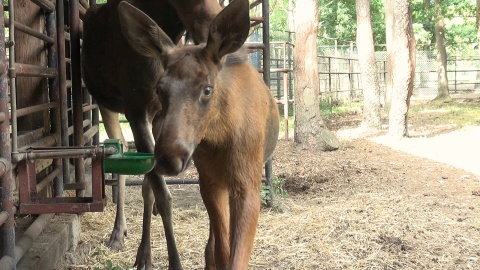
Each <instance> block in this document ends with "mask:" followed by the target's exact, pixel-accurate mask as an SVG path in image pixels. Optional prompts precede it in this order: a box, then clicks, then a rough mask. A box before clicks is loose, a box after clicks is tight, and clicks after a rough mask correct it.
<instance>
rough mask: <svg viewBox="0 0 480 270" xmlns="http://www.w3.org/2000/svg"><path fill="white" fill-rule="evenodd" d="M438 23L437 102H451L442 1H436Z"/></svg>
mask: <svg viewBox="0 0 480 270" xmlns="http://www.w3.org/2000/svg"><path fill="white" fill-rule="evenodd" d="M435 4H436V6H437V21H436V23H435V45H436V47H437V68H438V93H437V97H436V98H435V100H436V101H446V100H450V94H449V89H448V77H447V50H446V49H445V23H444V21H443V14H442V7H441V5H442V0H435Z"/></svg>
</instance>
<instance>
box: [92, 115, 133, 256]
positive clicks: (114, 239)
mask: <svg viewBox="0 0 480 270" xmlns="http://www.w3.org/2000/svg"><path fill="white" fill-rule="evenodd" d="M99 109H100V113H101V114H102V120H103V123H104V126H105V131H106V132H107V135H108V138H110V139H119V140H120V141H121V142H122V144H123V147H124V150H126V148H127V142H126V140H125V138H124V137H123V133H122V129H121V127H120V121H119V120H118V113H117V112H113V111H110V110H108V109H106V108H104V107H102V106H99ZM118 178H119V179H118V199H117V213H116V215H115V224H114V225H113V230H112V233H111V234H110V240H109V242H108V247H110V248H111V249H112V250H119V249H121V248H122V247H123V243H124V240H125V236H127V221H126V219H125V213H124V207H125V179H126V176H125V175H119V176H118Z"/></svg>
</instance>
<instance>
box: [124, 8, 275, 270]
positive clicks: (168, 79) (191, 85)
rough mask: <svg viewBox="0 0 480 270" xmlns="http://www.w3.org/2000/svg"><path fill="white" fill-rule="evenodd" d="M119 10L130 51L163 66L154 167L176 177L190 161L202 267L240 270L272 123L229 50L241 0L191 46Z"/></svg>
mask: <svg viewBox="0 0 480 270" xmlns="http://www.w3.org/2000/svg"><path fill="white" fill-rule="evenodd" d="M119 13H120V18H121V20H120V22H121V25H122V29H123V33H124V34H125V36H126V38H127V40H128V41H129V42H130V44H131V46H132V48H135V49H136V50H137V52H138V53H140V54H142V55H144V56H147V57H151V58H157V59H160V60H161V61H162V63H163V66H164V69H165V70H164V72H163V73H162V74H161V76H160V80H159V84H158V86H157V94H158V98H159V100H160V103H161V108H162V109H161V112H160V114H161V116H160V117H159V118H156V119H154V126H155V127H156V128H157V129H156V130H154V134H155V135H156V144H155V156H156V160H157V165H156V167H155V169H154V170H156V171H157V172H158V173H160V174H165V175H177V174H179V173H180V172H182V171H183V170H185V168H186V167H187V166H188V164H189V162H190V160H191V159H193V160H194V163H195V166H196V167H197V171H198V173H199V182H200V193H201V196H202V198H203V201H204V203H205V206H206V208H207V212H208V215H209V218H210V236H209V239H208V243H207V246H206V249H205V262H206V269H247V268H248V262H249V258H250V254H251V251H252V248H253V241H254V236H255V232H256V227H257V223H258V217H259V212H260V185H261V179H262V168H263V163H264V162H265V160H266V159H267V158H268V157H269V156H271V154H272V152H273V150H274V148H275V145H276V142H277V136H278V121H279V116H278V109H277V107H276V103H275V101H274V99H273V97H272V95H271V94H270V91H269V89H268V88H267V87H266V85H265V84H264V83H263V80H262V79H261V78H260V76H259V74H258V72H257V71H256V69H255V68H253V67H252V66H251V65H250V64H249V63H248V61H247V60H246V57H245V52H243V51H241V52H237V53H234V52H236V51H237V50H238V49H239V48H240V47H241V46H242V45H243V43H244V42H245V40H246V38H247V36H248V32H249V28H250V19H249V3H248V0H235V1H233V2H231V3H230V4H229V5H228V6H227V7H226V8H225V9H223V10H222V11H221V12H220V13H219V14H218V15H217V17H215V19H214V20H213V21H212V23H211V25H210V30H209V36H208V41H207V43H206V44H201V45H195V46H193V45H192V46H182V47H179V46H175V45H174V42H172V40H171V39H170V38H169V37H168V35H167V34H166V33H165V32H164V31H163V30H162V29H161V28H160V27H159V26H158V25H157V24H156V23H155V21H153V20H152V19H150V18H149V17H148V16H147V15H146V14H145V13H143V12H142V11H140V10H138V9H137V8H135V7H133V6H132V5H130V4H128V3H126V2H122V3H120V5H119ZM156 121H158V122H156ZM155 188H157V187H156V186H153V189H154V192H155V193H156V192H158V191H155Z"/></svg>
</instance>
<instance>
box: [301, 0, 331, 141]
mask: <svg viewBox="0 0 480 270" xmlns="http://www.w3.org/2000/svg"><path fill="white" fill-rule="evenodd" d="M317 30H318V2H317V0H298V1H297V3H296V7H295V32H296V43H295V44H296V46H295V49H294V58H293V59H294V63H295V66H294V74H295V143H297V144H299V145H300V146H301V147H302V148H303V149H316V150H320V151H325V150H334V149H337V148H338V147H339V142H338V140H337V138H336V137H335V135H334V134H333V133H332V132H330V131H328V129H327V128H326V126H325V123H324V121H323V119H322V117H321V115H320V96H319V94H320V89H319V83H318V82H319V76H318V61H317Z"/></svg>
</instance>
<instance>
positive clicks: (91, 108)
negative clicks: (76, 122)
mask: <svg viewBox="0 0 480 270" xmlns="http://www.w3.org/2000/svg"><path fill="white" fill-rule="evenodd" d="M97 108H98V104H90V105H85V106H83V112H87V111H93V110H95V109H97Z"/></svg>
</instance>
